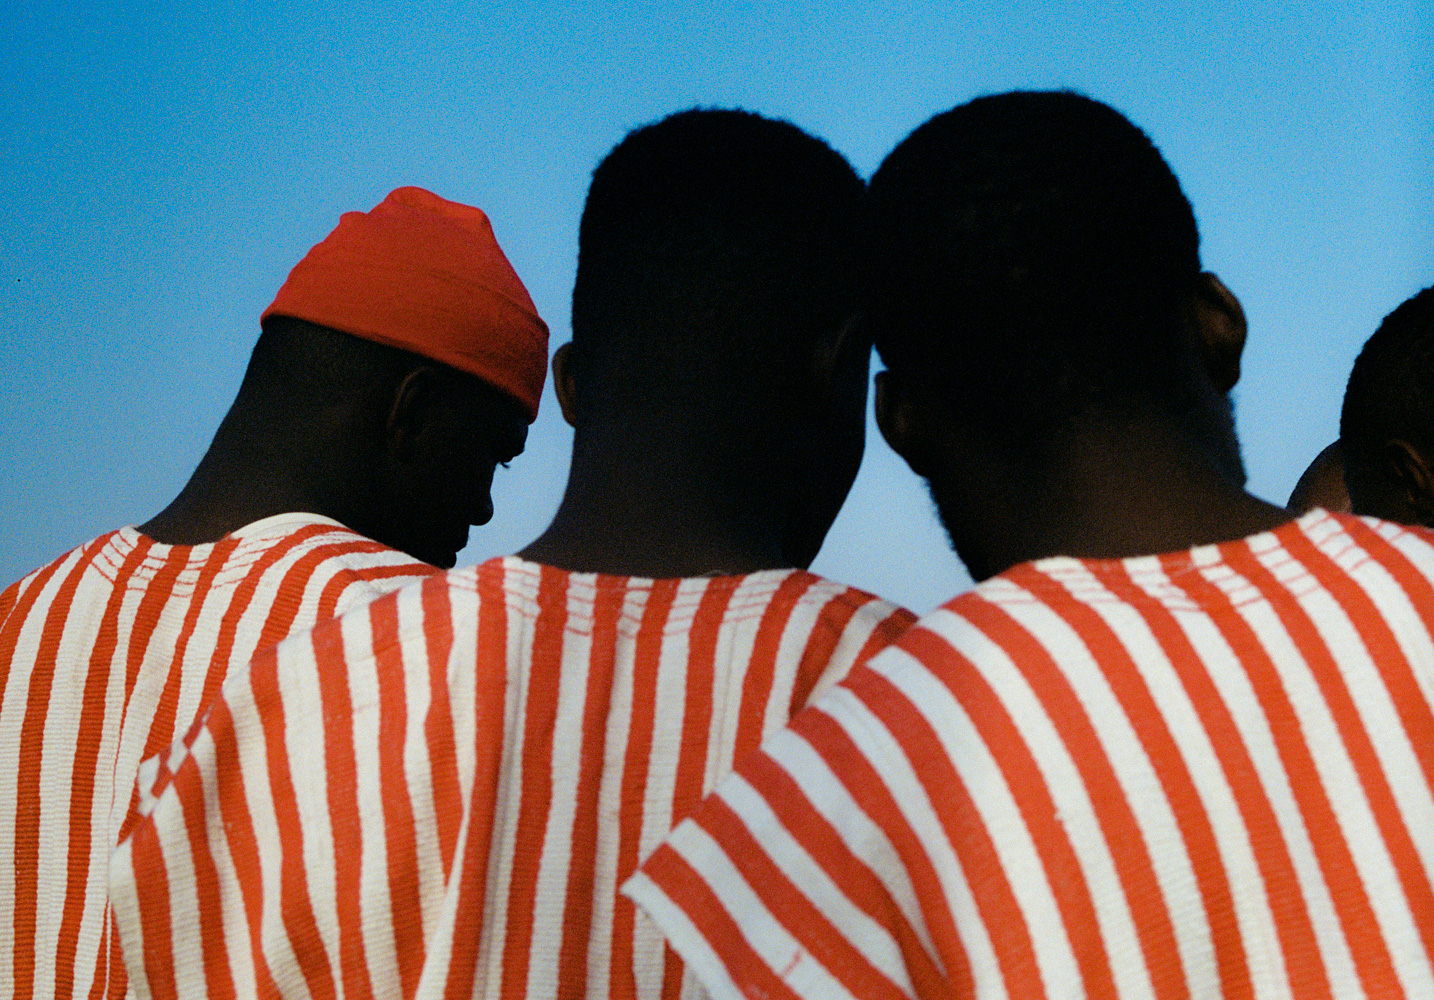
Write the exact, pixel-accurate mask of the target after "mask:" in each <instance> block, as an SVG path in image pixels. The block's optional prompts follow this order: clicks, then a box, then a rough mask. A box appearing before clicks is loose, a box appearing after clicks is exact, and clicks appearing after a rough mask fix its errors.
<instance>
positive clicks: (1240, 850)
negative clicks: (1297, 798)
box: [1101, 560, 1288, 996]
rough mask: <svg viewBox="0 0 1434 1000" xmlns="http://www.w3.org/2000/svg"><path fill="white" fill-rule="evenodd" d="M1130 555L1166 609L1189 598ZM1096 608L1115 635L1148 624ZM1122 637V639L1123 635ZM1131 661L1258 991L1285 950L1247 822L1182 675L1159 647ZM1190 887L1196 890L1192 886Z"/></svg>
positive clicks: (1201, 982) (1213, 970) (1153, 565)
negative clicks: (1208, 842)
mask: <svg viewBox="0 0 1434 1000" xmlns="http://www.w3.org/2000/svg"><path fill="white" fill-rule="evenodd" d="M1134 562H1135V561H1134V560H1129V561H1127V569H1128V570H1129V573H1130V580H1131V582H1132V583H1133V584H1135V585H1136V586H1137V587H1139V588H1140V589H1142V590H1144V591H1145V593H1146V594H1148V595H1149V596H1150V597H1151V598H1153V599H1154V600H1156V601H1159V602H1160V603H1162V604H1163V605H1165V607H1166V609H1167V610H1168V611H1170V612H1171V613H1172V616H1173V614H1174V607H1179V606H1184V605H1188V599H1187V598H1185V597H1184V595H1183V593H1182V592H1179V591H1177V590H1176V589H1175V587H1174V585H1173V584H1172V583H1171V582H1170V579H1169V578H1168V577H1167V576H1166V575H1165V572H1164V570H1163V569H1162V568H1161V567H1160V564H1159V561H1158V560H1148V561H1142V562H1141V563H1140V564H1138V565H1131V564H1132V563H1134ZM1101 611H1102V612H1103V614H1104V615H1105V617H1106V620H1107V621H1109V622H1110V623H1111V625H1112V626H1113V627H1114V628H1116V630H1117V634H1118V635H1121V636H1122V637H1123V636H1124V634H1125V632H1126V630H1128V629H1131V630H1143V629H1145V628H1148V627H1149V626H1148V622H1147V621H1146V619H1145V618H1144V616H1143V615H1142V614H1141V613H1140V612H1137V611H1136V610H1135V609H1134V608H1133V607H1130V606H1128V605H1121V606H1120V607H1119V609H1118V611H1117V609H1114V608H1106V607H1102V608H1101ZM1125 644H1126V645H1127V646H1128V645H1129V643H1128V642H1127V643H1125ZM1136 662H1137V667H1138V669H1139V670H1140V674H1141V677H1142V678H1143V679H1144V681H1145V685H1146V690H1147V691H1148V692H1149V694H1150V696H1151V699H1152V700H1153V701H1154V702H1155V704H1156V706H1157V708H1158V711H1159V713H1160V718H1161V720H1162V721H1163V722H1164V723H1165V725H1166V727H1167V729H1168V731H1169V733H1170V735H1171V738H1172V739H1173V740H1174V742H1175V744H1176V746H1177V747H1178V748H1179V752H1180V759H1181V761H1182V763H1183V764H1184V765H1185V769H1186V773H1187V774H1188V775H1189V777H1190V780H1191V783H1192V784H1193V785H1194V787H1195V791H1196V794H1197V795H1198V796H1199V801H1200V806H1201V808H1202V809H1203V810H1204V813H1205V817H1206V818H1207V819H1208V820H1209V824H1210V829H1211V831H1212V834H1213V836H1214V839H1215V844H1216V850H1217V851H1218V853H1219V860H1220V863H1221V865H1222V866H1223V868H1224V873H1225V877H1226V879H1227V880H1228V882H1229V885H1230V887H1231V891H1230V905H1231V906H1232V908H1233V909H1234V913H1235V919H1236V924H1237V926H1238V928H1239V935H1240V940H1239V942H1238V945H1239V947H1240V948H1241V950H1242V951H1243V952H1244V954H1245V956H1246V960H1247V962H1248V964H1249V967H1250V974H1251V979H1252V982H1253V983H1254V986H1255V988H1256V989H1257V990H1258V989H1260V988H1261V983H1262V981H1263V982H1265V983H1276V982H1285V981H1287V978H1288V972H1287V970H1286V969H1285V965H1284V951H1283V949H1282V948H1281V946H1280V939H1279V936H1278V934H1277V932H1276V926H1275V920H1274V915H1273V913H1272V911H1271V909H1270V901H1269V897H1268V896H1267V895H1266V892H1265V883H1264V878H1263V876H1262V874H1261V871H1260V867H1259V862H1258V860H1257V859H1256V857H1255V853H1254V847H1253V845H1252V843H1251V841H1250V832H1249V829H1248V828H1247V827H1246V825H1245V817H1244V816H1243V814H1242V813H1241V812H1240V807H1239V804H1238V802H1237V800H1236V798H1235V793H1234V791H1233V789H1232V788H1231V786H1230V782H1229V776H1228V775H1227V774H1226V772H1225V770H1224V768H1223V767H1221V766H1220V765H1219V764H1218V761H1219V759H1220V758H1219V756H1218V754H1217V751H1216V748H1215V746H1214V744H1213V743H1212V742H1211V736H1210V733H1209V731H1208V730H1207V729H1206V728H1205V725H1204V723H1203V721H1202V720H1201V717H1200V714H1199V713H1198V712H1197V711H1196V709H1195V705H1194V703H1193V702H1192V700H1191V695H1190V692H1189V691H1188V690H1187V689H1186V687H1185V684H1184V681H1183V679H1182V677H1181V674H1180V673H1179V672H1178V671H1176V670H1175V668H1174V667H1173V666H1172V665H1171V663H1170V661H1169V659H1168V658H1167V657H1166V656H1165V655H1164V654H1163V653H1161V654H1159V655H1156V653H1155V651H1154V650H1152V652H1151V655H1149V656H1143V657H1141V658H1140V659H1139V660H1137V661H1136ZM1186 666H1187V668H1188V669H1193V670H1194V671H1196V672H1197V673H1199V674H1201V675H1203V674H1204V673H1205V671H1204V670H1203V668H1201V667H1200V666H1198V665H1196V666H1193V667H1192V666H1191V665H1189V664H1187V665H1186ZM1193 888H1194V890H1195V891H1196V892H1198V886H1197V887H1193ZM1192 905H1193V899H1192ZM1171 906H1172V909H1173V910H1176V911H1177V912H1181V913H1182V915H1183V912H1184V911H1183V910H1182V909H1180V904H1179V903H1178V902H1177V901H1175V900H1171ZM1176 927H1177V930H1178V929H1179V928H1180V923H1179V922H1177V923H1176ZM1214 959H1215V956H1214V954H1213V952H1212V953H1211V954H1210V955H1209V956H1207V963H1208V968H1207V970H1206V973H1205V974H1204V975H1203V976H1201V975H1192V977H1191V980H1190V988H1191V992H1192V994H1194V995H1196V996H1199V995H1200V993H1201V990H1202V989H1204V990H1214V989H1215V988H1216V983H1215V982H1214V980H1215V978H1216V977H1218V974H1219V969H1218V968H1217V967H1216V964H1215V961H1214Z"/></svg>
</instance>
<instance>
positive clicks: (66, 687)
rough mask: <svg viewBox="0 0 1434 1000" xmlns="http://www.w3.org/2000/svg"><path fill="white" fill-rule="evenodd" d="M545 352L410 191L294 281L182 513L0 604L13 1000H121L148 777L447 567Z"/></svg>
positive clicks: (498, 284)
mask: <svg viewBox="0 0 1434 1000" xmlns="http://www.w3.org/2000/svg"><path fill="white" fill-rule="evenodd" d="M545 345H546V329H545V328H544V327H543V325H542V322H541V320H539V319H538V317H537V315H536V314H535V313H534V312H533V310H532V306H531V303H530V302H529V301H528V298H527V294H526V292H525V291H524V290H523V288H522V285H521V284H520V283H519V281H518V278H517V276H516V275H515V274H514V273H513V272H512V269H511V268H510V267H509V266H508V264H507V261H506V260H505V259H504V258H503V255H502V251H501V250H499V248H498V246H497V244H496V243H495V242H494V241H493V237H492V231H491V228H490V227H489V225H488V221H487V219H486V217H485V216H484V215H483V213H482V212H480V211H479V210H478V209H475V208H470V207H468V206H464V205H458V204H455V203H452V202H447V201H444V200H443V199H440V198H438V197H437V196H435V195H432V194H430V193H428V192H426V191H421V190H419V189H416V188H406V189H401V190H399V191H396V192H394V193H393V194H392V195H390V196H389V197H388V198H387V199H385V200H384V202H383V203H382V204H380V205H379V206H378V207H377V208H376V209H374V210H373V211H372V212H371V213H367V214H363V213H349V214H348V215H345V216H344V218H343V220H342V221H341V222H340V224H339V227H338V228H337V229H336V230H334V232H333V233H332V234H331V235H330V236H329V237H328V238H327V239H326V240H325V241H324V242H322V243H320V244H319V245H318V246H316V247H315V248H314V249H313V250H312V251H311V252H310V254H309V255H308V256H307V257H305V258H304V260H303V261H302V262H301V263H300V264H299V265H298V266H297V267H296V268H295V269H294V271H293V273H292V274H291V275H290V276H289V280H288V282H287V283H286V284H285V285H284V287H283V288H282V289H281V291H280V292H279V295H278V297H277V298H276V299H275V301H274V304H273V305H272V306H270V308H269V309H268V310H267V311H266V312H265V314H264V317H263V332H262V334H261V336H260V338H259V342H258V345H257V346H256V347H255V349H254V355H253V359H252V360H251V362H250V365H249V369H248V372H247V373H246V375H245V378H244V382H243V385H242V386H241V388H240V390H239V394H238V397H237V399H236V400H235V402H234V405H233V407H232V409H231V410H230V411H229V414H228V416H226V418H225V420H224V422H223V424H222V425H221V426H220V428H219V431H218V433H217V434H216V436H215V439H214V442H213V444H212V445H211V447H210V449H209V451H208V453H207V454H206V455H205V456H204V459H203V461H202V462H201V463H200V465H199V467H198V469H197V471H196V472H195V473H194V476H193V478H192V479H191V480H190V481H189V483H188V485H187V486H186V487H185V488H184V490H183V492H182V493H181V494H180V495H179V497H178V498H177V499H176V500H175V501H174V503H172V504H171V505H170V506H169V507H168V508H166V509H165V510H164V511H163V512H162V513H160V514H159V515H158V516H156V517H155V518H153V519H152V520H150V521H149V522H148V523H146V524H144V525H141V526H140V527H138V528H133V527H127V528H121V529H119V530H118V531H114V532H111V533H109V534H107V535H104V536H102V537H100V538H97V539H95V540H94V541H91V542H89V543H87V544H85V545H82V546H80V547H79V548H77V549H75V550H74V551H72V552H70V553H68V554H66V555H64V556H61V557H60V558H59V559H57V560H55V561H54V562H53V563H51V564H49V565H48V566H45V567H43V568H41V569H39V570H37V571H35V572H34V573H32V574H30V575H29V576H27V577H26V578H24V579H23V580H21V581H19V582H18V583H16V584H14V585H13V586H11V587H10V588H9V589H7V590H5V591H4V593H3V594H0V741H3V744H4V745H5V746H6V747H7V748H8V749H9V752H10V753H11V754H12V755H13V756H12V764H11V765H10V766H7V767H6V768H4V769H3V770H0V816H3V817H4V821H3V822H0V857H3V858H4V859H5V861H4V864H0V993H3V994H4V995H6V996H13V997H30V996H42V997H60V998H86V997H90V998H96V997H103V996H110V997H119V996H123V995H124V992H125V975H124V972H125V970H124V966H123V964H122V962H120V961H119V951H118V949H119V941H118V938H117V936H114V935H113V934H112V933H111V927H110V917H109V915H108V911H107V907H106V900H107V883H108V866H109V854H110V851H111V849H112V848H113V846H114V844H115V843H116V841H117V839H118V837H119V835H120V834H121V831H122V827H123V826H124V825H125V823H126V815H127V813H128V812H129V811H130V809H131V803H132V790H133V789H134V787H135V777H136V773H137V771H138V768H139V764H140V761H141V759H143V758H145V757H148V756H151V755H153V754H156V753H158V752H159V751H160V750H162V749H164V748H165V747H167V746H168V745H169V744H170V743H171V742H172V741H173V740H174V739H175V737H176V736H178V735H182V734H183V733H184V732H186V731H187V730H188V729H189V728H190V727H191V725H192V724H193V723H194V721H195V719H196V718H198V717H199V716H200V715H201V714H202V711H203V709H204V706H205V705H206V704H207V703H208V702H209V701H211V700H212V699H213V697H214V696H215V695H216V694H217V693H218V691H219V689H220V684H221V683H222V681H223V679H224V677H225V675H226V674H227V673H228V671H229V670H230V668H231V667H234V666H238V665H242V664H245V663H247V662H248V661H249V660H251V659H252V658H253V656H254V654H255V652H256V651H258V650H260V649H263V648H265V647H268V646H271V645H273V644H274V643H276V642H278V641H279V640H280V639H282V638H284V637H285V636H287V635H289V634H290V633H292V632H295V631H303V630H307V629H308V628H310V627H312V626H313V625H314V624H315V623H316V622H318V621H321V620H325V619H329V618H332V617H333V616H335V615H336V614H339V613H342V612H344V611H346V610H349V609H351V608H354V607H357V606H360V605H362V604H364V603H367V602H368V601H370V600H373V599H374V598H375V597H377V596H379V595H381V594H384V593H387V592H389V591H391V590H394V589H396V588H398V587H401V586H403V585H404V584H406V583H412V582H415V581H417V580H420V579H422V578H423V577H425V576H428V575H430V574H432V573H435V572H437V570H436V568H435V567H434V566H432V565H429V563H441V564H444V565H449V566H451V565H452V564H453V561H454V558H455V556H456V554H457V550H458V549H459V548H461V547H462V545H463V544H464V540H465V538H466V535H467V529H468V525H469V523H470V522H471V523H482V522H484V521H486V520H487V519H488V517H489V516H490V514H491V504H490V501H489V499H488V497H489V492H488V486H489V483H490V481H491V478H492V474H493V466H494V464H495V463H496V462H498V461H500V460H505V459H508V458H511V457H512V456H513V455H514V454H515V453H516V452H517V451H520V450H521V448H522V444H523V438H524V435H525V433H526V425H527V422H528V421H529V420H530V419H531V417H532V413H533V410H534V409H535V408H536V405H537V398H538V391H539V390H540V388H541V386H542V380H543V375H544V370H545V368H546V364H547V351H546V346H545ZM345 525H347V527H346V526H345ZM360 532H362V533H360ZM365 535H367V536H369V537H365ZM375 539H376V540H375Z"/></svg>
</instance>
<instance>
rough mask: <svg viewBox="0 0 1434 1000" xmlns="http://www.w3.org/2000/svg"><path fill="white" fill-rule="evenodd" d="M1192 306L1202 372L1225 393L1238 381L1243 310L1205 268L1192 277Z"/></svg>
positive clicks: (1228, 290) (1216, 278) (1243, 340)
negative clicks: (1193, 287)
mask: <svg viewBox="0 0 1434 1000" xmlns="http://www.w3.org/2000/svg"><path fill="white" fill-rule="evenodd" d="M1194 309H1195V327H1196V332H1197V334H1198V336H1199V338H1200V351H1201V356H1202V359H1203V360H1204V363H1205V370H1206V373H1207V374H1208V375H1209V376H1210V381H1211V382H1212V383H1213V384H1214V386H1215V388H1216V389H1217V390H1218V391H1219V392H1222V393H1224V392H1229V391H1230V390H1231V389H1233V388H1234V387H1235V384H1236V383H1237V382H1239V381H1240V355H1241V354H1242V353H1243V352H1244V350H1245V335H1246V332H1247V326H1246V322H1245V310H1244V308H1243V307H1242V306H1241V305H1240V300H1239V299H1237V298H1235V295H1234V293H1233V292H1231V291H1230V289H1228V288H1226V287H1225V283H1224V282H1222V281H1221V280H1220V279H1219V278H1218V277H1216V276H1215V275H1214V274H1211V273H1210V272H1208V271H1206V272H1203V273H1202V274H1201V275H1200V276H1199V277H1198V278H1197V279H1196V285H1195V294H1194Z"/></svg>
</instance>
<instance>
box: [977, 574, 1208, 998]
mask: <svg viewBox="0 0 1434 1000" xmlns="http://www.w3.org/2000/svg"><path fill="white" fill-rule="evenodd" d="M1010 578H1011V579H1013V580H1015V581H1016V582H1020V579H1021V573H1020V572H1019V570H1017V571H1013V572H1012V573H1011V575H1010ZM1026 583H1027V584H1029V583H1030V581H1029V579H1028V580H1027V581H1026ZM963 612H964V615H965V617H966V619H967V620H968V621H970V622H971V624H972V625H974V626H976V627H977V628H979V629H981V630H982V631H983V632H984V633H985V634H986V636H987V637H988V638H989V639H991V641H993V642H995V643H997V644H999V645H1000V646H1001V648H1002V649H1003V650H1004V651H1005V653H1006V655H1007V656H1009V657H1010V658H1011V661H1012V663H1013V664H1014V665H1015V667H1016V669H1017V670H1019V671H1020V672H1021V674H1022V675H1023V676H1024V677H1025V678H1026V682H1027V683H1028V684H1029V685H1030V686H1031V689H1032V690H1033V691H1034V692H1035V694H1036V696H1037V697H1038V698H1039V699H1040V701H1041V704H1042V707H1043V708H1044V709H1045V712H1046V716H1047V718H1048V719H1049V721H1050V723H1051V724H1052V725H1053V726H1054V727H1055V729H1056V731H1057V732H1058V733H1059V734H1060V739H1061V742H1062V743H1063V744H1064V745H1065V747H1066V750H1067V752H1068V753H1069V754H1070V757H1071V760H1072V762H1073V763H1074V764H1075V766H1076V769H1077V770H1078V771H1080V775H1081V783H1082V785H1084V787H1085V789H1086V792H1087V795H1088V798H1089V801H1090V805H1091V809H1092V811H1093V812H1094V813H1095V817H1096V821H1097V822H1098V823H1099V825H1100V829H1101V834H1102V837H1103V839H1104V841H1105V843H1106V844H1107V845H1110V847H1111V850H1110V858H1111V862H1112V863H1113V864H1114V866H1115V870H1116V876H1117V878H1119V880H1120V884H1121V888H1122V890H1123V891H1124V893H1125V899H1126V905H1127V906H1129V907H1130V913H1131V921H1132V923H1133V924H1134V927H1135V932H1136V936H1137V937H1138V938H1139V940H1140V947H1141V951H1142V953H1143V954H1144V956H1145V964H1146V970H1147V972H1148V973H1149V974H1150V977H1151V983H1152V985H1153V987H1154V989H1155V991H1156V995H1157V996H1162V997H1166V998H1169V1000H1174V998H1176V997H1179V996H1184V995H1186V994H1188V984H1187V982H1186V979H1185V969H1184V966H1183V965H1182V964H1181V963H1180V961H1179V954H1180V951H1179V947H1178V946H1177V944H1176V941H1175V928H1174V926H1173V924H1172V923H1171V920H1170V911H1169V904H1168V901H1167V900H1166V899H1165V895H1164V891H1163V890H1162V889H1161V887H1160V882H1159V880H1158V879H1157V878H1156V877H1155V869H1154V865H1153V864H1152V862H1151V860H1150V853H1149V850H1148V849H1147V848H1146V845H1145V839H1144V837H1143V836H1142V835H1141V830H1140V824H1139V822H1138V821H1137V820H1136V818H1135V813H1134V810H1132V809H1131V807H1130V802H1129V801H1128V800H1127V799H1126V797H1125V789H1124V787H1123V786H1122V785H1121V783H1120V778H1119V777H1118V776H1117V775H1116V773H1115V769H1114V767H1112V766H1111V763H1110V760H1109V759H1108V758H1107V757H1106V756H1105V750H1104V747H1102V746H1101V742H1100V737H1099V734H1098V732H1097V730H1096V727H1095V725H1094V724H1092V722H1091V721H1090V717H1089V716H1088V715H1087V714H1086V712H1085V707H1084V706H1083V705H1082V704H1081V702H1080V698H1079V697H1078V696H1077V695H1076V693H1075V690H1074V689H1073V688H1072V686H1071V684H1070V681H1069V679H1068V678H1067V677H1066V675H1065V673H1064V672H1063V671H1062V669H1061V667H1060V666H1059V665H1058V664H1057V663H1056V662H1055V660H1054V659H1053V658H1052V656H1051V654H1050V652H1049V651H1048V650H1047V649H1046V647H1045V646H1044V645H1043V644H1042V643H1041V641H1040V640H1039V639H1038V638H1036V636H1034V635H1033V634H1032V633H1030V632H1029V631H1027V630H1026V629H1025V627H1024V626H1023V625H1021V624H1020V623H1019V622H1017V621H1016V620H1015V619H1014V618H1012V617H1011V616H1010V613H1009V612H1008V611H1007V610H1006V609H1005V608H1002V607H998V606H997V605H994V604H976V603H974V602H973V604H972V605H971V606H970V607H968V608H965V609H963ZM1080 638H1081V639H1082V640H1084V638H1085V637H1084V636H1081V637H1080ZM1018 794H1019V792H1018ZM1091 930H1094V928H1091ZM1172 958H1173V959H1174V961H1172Z"/></svg>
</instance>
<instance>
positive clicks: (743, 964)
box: [622, 844, 797, 1000]
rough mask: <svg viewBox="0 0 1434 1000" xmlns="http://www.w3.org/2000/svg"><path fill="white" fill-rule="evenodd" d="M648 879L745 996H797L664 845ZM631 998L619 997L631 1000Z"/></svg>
mask: <svg viewBox="0 0 1434 1000" xmlns="http://www.w3.org/2000/svg"><path fill="white" fill-rule="evenodd" d="M643 871H644V872H646V873H647V876H648V878H650V879H652V880H653V881H654V882H655V883H657V885H658V886H660V887H661V888H662V889H663V891H664V892H666V893H667V895H668V897H669V898H670V899H672V900H674V901H677V900H681V902H680V903H679V904H678V905H679V906H681V907H682V910H683V912H684V913H686V914H687V918H688V919H689V920H691V921H692V923H693V925H694V926H695V927H696V930H697V934H698V936H699V937H701V938H702V939H703V940H704V941H706V942H707V944H708V945H709V946H710V947H711V948H712V950H713V951H715V952H716V953H717V957H718V960H719V961H721V963H722V965H723V966H724V967H725V968H726V970H727V974H728V975H729V976H731V977H732V980H733V981H734V982H735V983H736V984H737V988H738V989H740V990H742V991H743V992H744V993H745V994H746V995H747V996H750V997H761V998H763V1000H780V998H781V997H791V998H792V1000H797V995H796V993H794V992H793V991H792V989H791V988H790V987H788V986H787V984H786V983H785V982H783V981H782V979H781V978H779V977H778V976H777V975H776V973H775V972H773V970H772V969H771V967H770V966H768V965H767V963H766V962H765V961H763V960H762V957H761V956H760V955H758V954H757V953H756V952H755V951H754V950H753V949H752V946H751V945H750V944H748V943H747V936H746V935H745V934H744V933H743V932H742V929H741V928H740V927H739V926H738V925H737V922H736V921H735V920H733V919H732V915H731V914H730V913H728V912H727V910H726V909H725V908H724V907H723V906H722V901H721V900H720V899H718V898H717V896H716V894H715V893H713V892H712V890H711V889H710V888H709V887H708V885H707V883H706V882H705V881H703V879H702V877H701V876H700V875H699V874H698V873H697V872H695V871H693V870H692V867H691V866H690V865H688V863H687V862H686V861H685V860H683V858H682V856H681V855H680V854H678V853H677V852H676V851H674V850H673V849H672V847H671V846H670V845H668V844H663V845H662V846H661V847H659V848H658V849H657V850H656V851H655V852H654V853H653V855H652V856H651V857H650V858H648V859H647V861H646V862H645V863H644V864H643ZM632 995H633V994H631V993H628V994H622V996H632Z"/></svg>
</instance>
